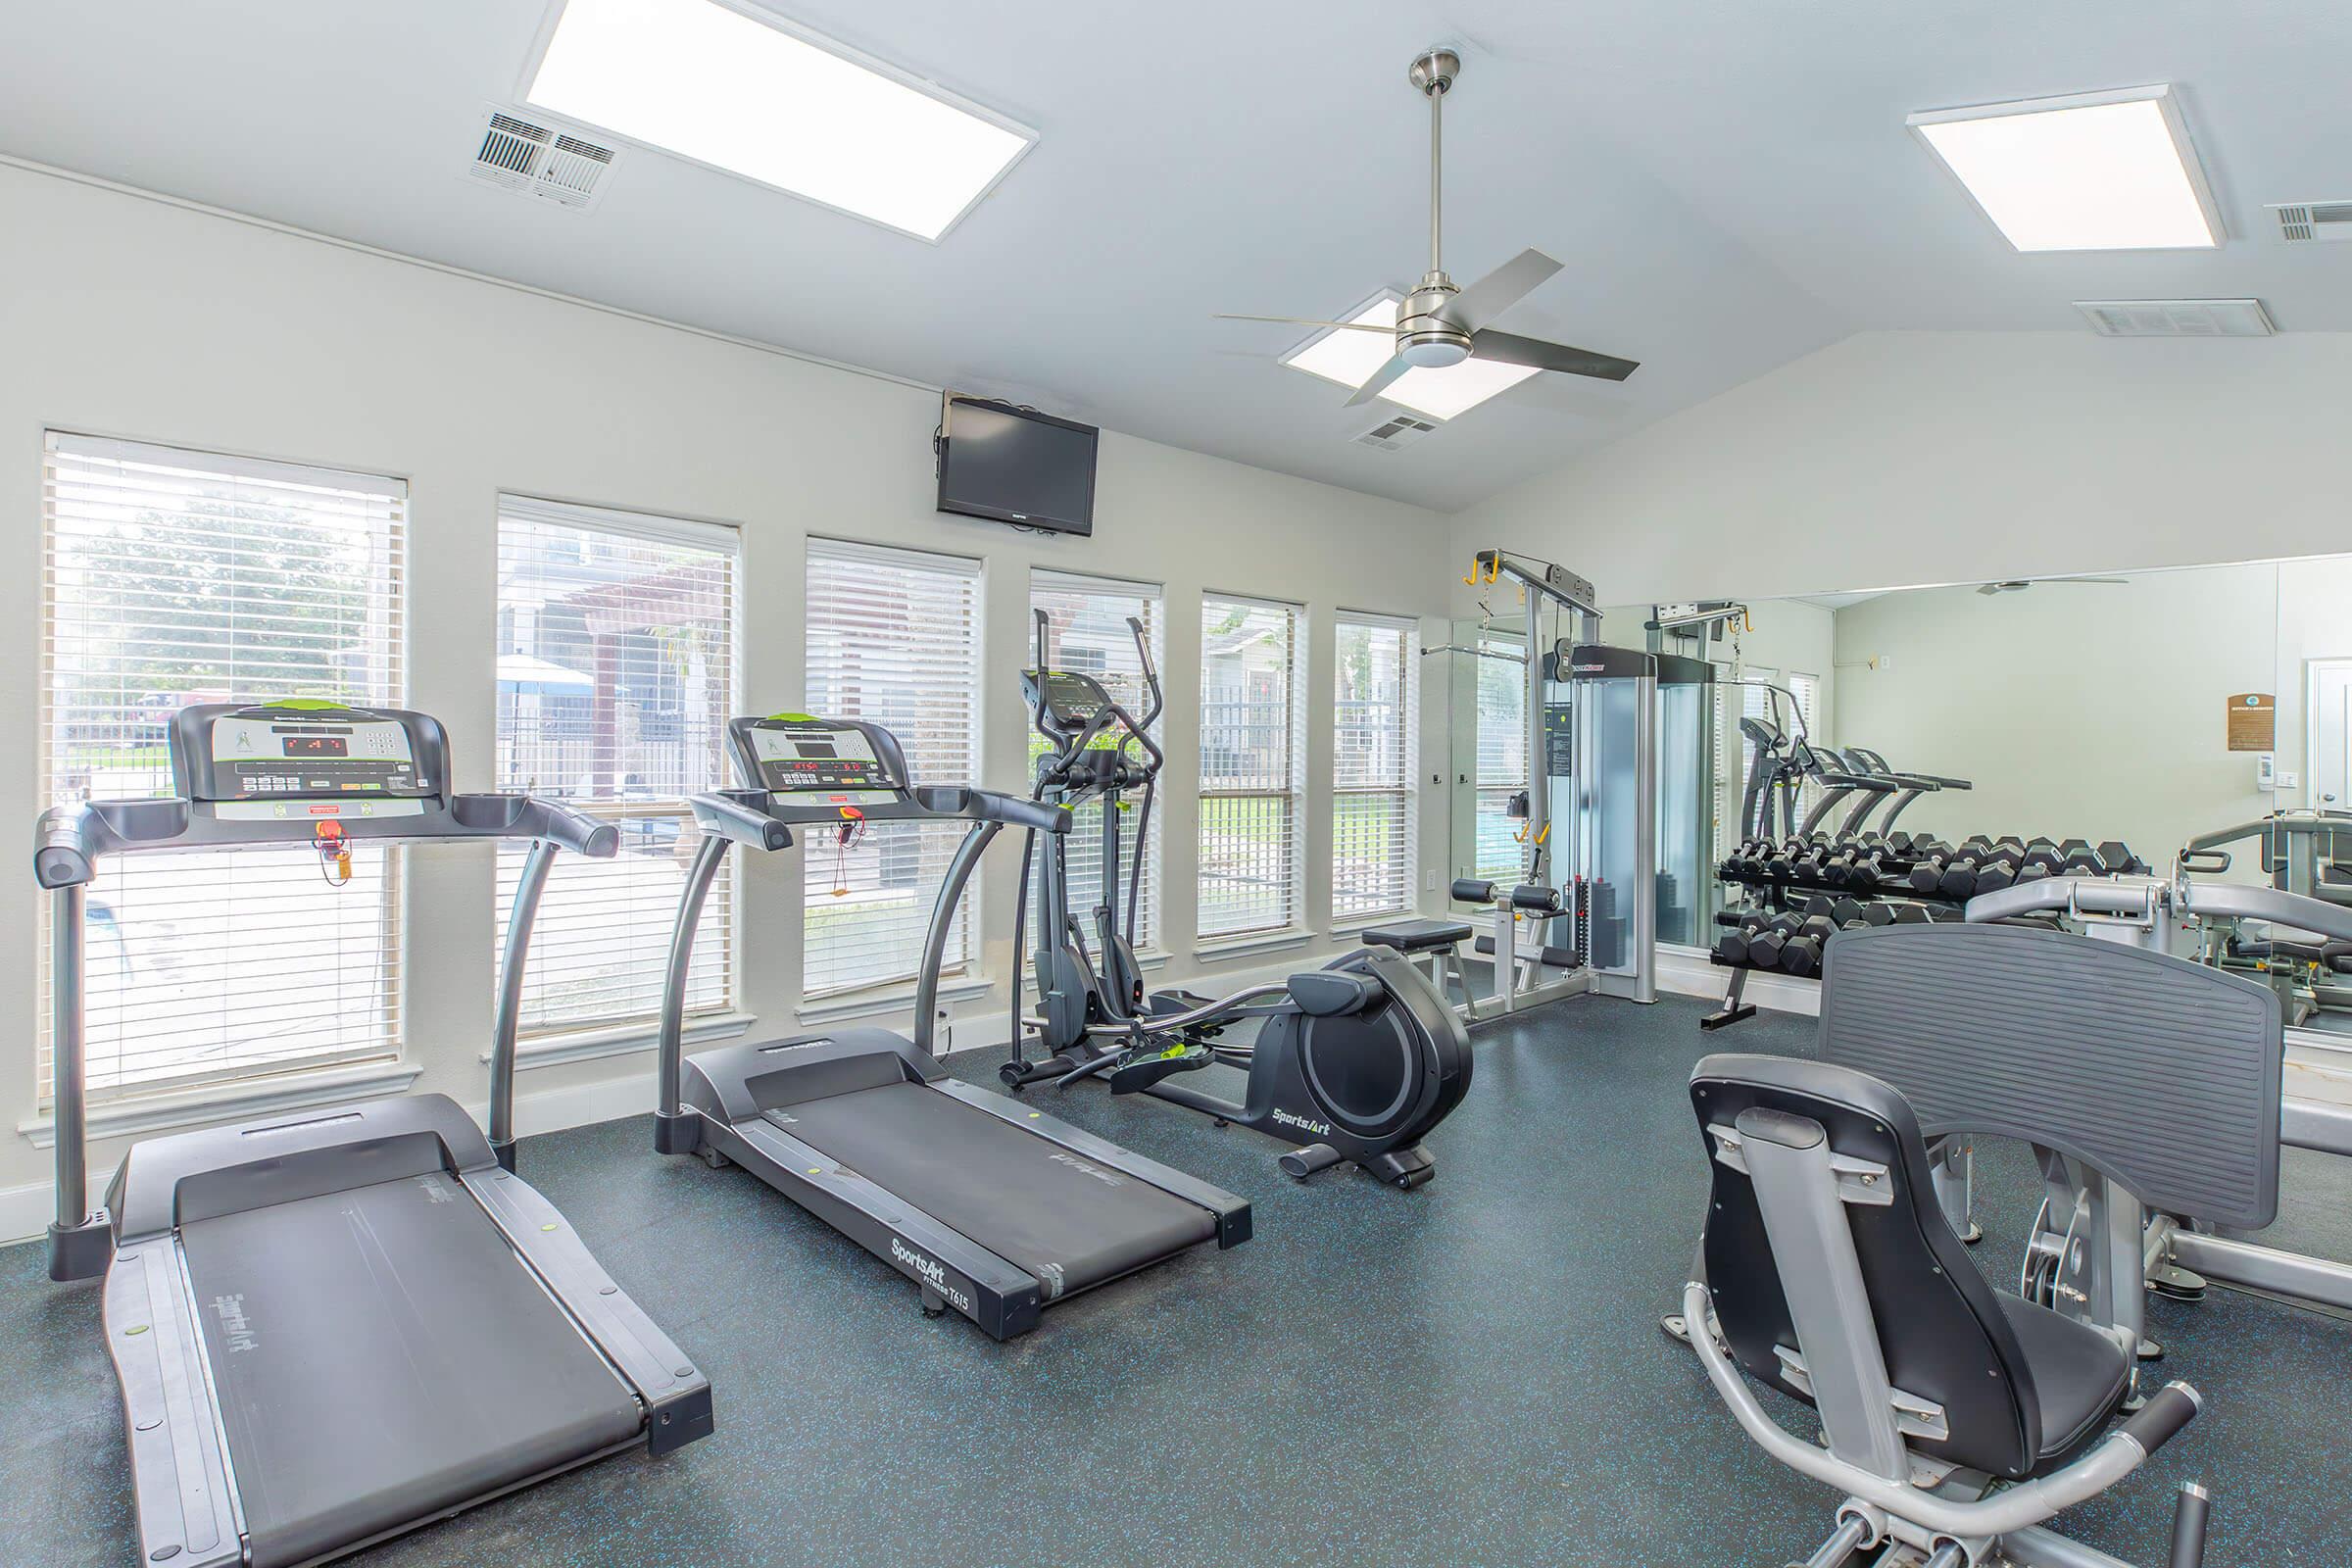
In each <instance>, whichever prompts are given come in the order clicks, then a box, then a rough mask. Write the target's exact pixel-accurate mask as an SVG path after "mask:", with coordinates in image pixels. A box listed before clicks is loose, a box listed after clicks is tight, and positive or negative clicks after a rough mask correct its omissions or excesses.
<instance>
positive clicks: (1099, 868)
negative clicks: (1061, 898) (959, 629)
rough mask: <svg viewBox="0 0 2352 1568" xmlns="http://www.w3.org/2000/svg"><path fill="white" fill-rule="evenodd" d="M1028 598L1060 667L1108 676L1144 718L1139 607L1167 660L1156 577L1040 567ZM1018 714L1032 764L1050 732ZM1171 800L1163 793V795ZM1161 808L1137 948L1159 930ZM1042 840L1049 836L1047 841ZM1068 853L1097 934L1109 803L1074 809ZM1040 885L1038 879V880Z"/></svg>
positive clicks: (1076, 904)
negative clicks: (1134, 627)
mask: <svg viewBox="0 0 2352 1568" xmlns="http://www.w3.org/2000/svg"><path fill="white" fill-rule="evenodd" d="M1029 605H1030V609H1031V611H1032V613H1034V612H1036V611H1040V610H1042V611H1044V612H1045V613H1046V615H1047V617H1048V619H1049V621H1050V622H1051V624H1052V626H1053V637H1054V666H1055V667H1056V668H1059V669H1074V670H1080V671H1083V672H1084V673H1086V674H1089V675H1092V676H1094V677H1095V678H1096V679H1097V680H1099V681H1102V682H1103V685H1104V686H1105V687H1106V688H1107V689H1108V690H1109V692H1110V694H1111V695H1112V696H1113V697H1115V698H1117V699H1118V700H1119V702H1120V703H1121V704H1122V705H1124V706H1125V707H1126V709H1127V710H1128V711H1130V712H1132V713H1134V714H1135V715H1136V716H1137V717H1138V718H1141V717H1143V716H1144V714H1145V713H1146V712H1148V711H1150V707H1151V698H1150V695H1149V694H1148V693H1147V691H1146V690H1145V687H1144V679H1143V667H1142V665H1141V664H1140V663H1139V662H1137V659H1136V652H1135V634H1134V633H1133V632H1132V631H1130V630H1129V629H1128V627H1127V618H1128V617H1129V616H1130V615H1132V616H1134V617H1135V618H1136V619H1138V620H1141V621H1142V622H1143V623H1144V636H1145V637H1146V639H1147V640H1148V641H1149V642H1150V644H1151V647H1152V662H1154V663H1161V662H1165V661H1166V657H1167V648H1166V639H1165V629H1164V627H1163V626H1162V624H1161V622H1162V621H1163V619H1164V618H1165V614H1166V603H1165V601H1164V600H1163V598H1162V597H1161V593H1160V589H1159V587H1158V586H1157V585H1156V584H1149V585H1148V584H1144V583H1133V582H1122V581H1119V580H1118V579H1116V578H1107V577H1085V576H1078V575H1075V574H1073V573H1069V572H1058V571H1042V570H1041V571H1036V572H1033V573H1032V574H1031V576H1030V579H1029ZM1035 627H1036V622H1035V620H1034V618H1032V619H1031V620H1030V621H1029V622H1027V623H1026V626H1025V629H1026V630H1027V632H1028V636H1029V643H1028V650H1029V651H1028V658H1029V659H1030V660H1034V659H1035V658H1036V657H1037V648H1036V631H1035ZM1015 716H1016V719H1017V721H1018V722H1019V723H1020V724H1021V725H1022V726H1023V727H1024V728H1026V729H1027V730H1028V732H1029V761H1030V766H1031V768H1032V770H1033V772H1032V777H1034V768H1035V766H1036V764H1037V762H1038V760H1039V759H1040V758H1042V757H1044V755H1045V753H1046V747H1047V743H1046V739H1045V737H1044V736H1042V735H1040V734H1038V733H1037V730H1036V728H1035V726H1034V725H1032V724H1031V723H1030V720H1029V714H1028V713H1027V712H1026V711H1022V712H1019V713H1017V714H1016V715H1015ZM1159 737H1160V729H1159V726H1158V725H1157V724H1154V725H1153V727H1152V739H1154V740H1157V739H1159ZM1160 804H1161V805H1162V806H1164V805H1165V800H1164V798H1163V799H1162V801H1161V803H1160ZM1127 805H1128V808H1129V809H1127V810H1126V811H1124V812H1122V813H1121V815H1120V823H1119V859H1120V881H1121V884H1122V886H1121V888H1120V890H1119V891H1118V894H1117V899H1118V905H1117V907H1118V911H1119V917H1120V919H1121V920H1122V921H1124V920H1125V918H1126V910H1127V903H1126V898H1127V895H1126V891H1125V887H1124V883H1125V881H1126V878H1127V877H1128V876H1129V875H1130V874H1132V872H1133V871H1134V869H1135V866H1136V865H1137V863H1138V862H1137V860H1136V853H1137V850H1136V832H1137V827H1138V823H1137V818H1138V817H1139V816H1140V815H1141V814H1142V812H1141V810H1140V807H1141V805H1142V799H1141V796H1140V794H1139V795H1137V796H1135V797H1132V798H1130V799H1129V801H1128V802H1127ZM1160 817H1161V811H1160V810H1159V809H1157V808H1154V809H1153V811H1152V822H1151V826H1150V829H1149V832H1150V838H1149V839H1148V841H1147V842H1146V843H1145V844H1144V846H1143V859H1142V862H1141V863H1142V866H1143V887H1142V891H1141V893H1140V895H1139V897H1138V898H1137V900H1136V907H1135V929H1134V930H1132V931H1129V932H1128V933H1127V938H1128V941H1130V942H1131V943H1133V944H1134V945H1135V947H1136V948H1138V949H1139V950H1140V949H1147V948H1150V947H1151V946H1152V944H1153V942H1154V941H1155V940H1156V939H1157V937H1158V934H1159V856H1160V849H1159V825H1160ZM1041 843H1042V841H1041ZM1067 850H1068V857H1069V912H1070V913H1071V915H1072V916H1073V917H1075V918H1076V919H1077V921H1078V928H1079V930H1081V931H1083V932H1085V933H1086V934H1087V940H1088V941H1089V942H1090V943H1091V942H1092V941H1093V940H1094V929H1095V926H1094V909H1095V905H1096V903H1097V902H1098V900H1100V898H1101V897H1102V891H1103V888H1102V882H1103V803H1102V802H1100V801H1094V802H1089V803H1088V804H1087V805H1085V806H1083V807H1080V808H1079V809H1078V810H1077V812H1076V813H1075V820H1074V821H1073V822H1072V824H1071V827H1070V832H1069V837H1068V841H1067ZM1033 885H1034V884H1033Z"/></svg>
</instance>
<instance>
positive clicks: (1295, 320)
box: [1209, 311, 1397, 337]
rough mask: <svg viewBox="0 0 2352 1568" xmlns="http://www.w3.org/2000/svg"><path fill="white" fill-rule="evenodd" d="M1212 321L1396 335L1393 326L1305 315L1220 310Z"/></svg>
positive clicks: (1211, 318)
mask: <svg viewBox="0 0 2352 1568" xmlns="http://www.w3.org/2000/svg"><path fill="white" fill-rule="evenodd" d="M1209 319H1210V320H1212V321H1281V322H1283V323H1284V324H1286V325H1289V326H1336V327H1338V328H1340V329H1341V330H1342V331H1345V332H1378V333H1380V334H1381V335H1382V336H1383V337H1395V336H1396V335H1397V329H1396V328H1395V327H1393V326H1368V325H1366V324H1365V323H1364V322H1362V321H1310V320H1308V319H1306V318H1305V317H1303V316H1228V315H1227V314H1226V313H1225V312H1223V311H1219V312H1217V313H1216V314H1215V315H1213V316H1211V317H1210V318H1209Z"/></svg>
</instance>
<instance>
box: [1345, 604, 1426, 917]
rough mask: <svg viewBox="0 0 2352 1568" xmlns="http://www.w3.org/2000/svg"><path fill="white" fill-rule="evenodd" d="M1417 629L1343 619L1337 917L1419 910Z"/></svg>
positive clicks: (1373, 619)
mask: <svg viewBox="0 0 2352 1568" xmlns="http://www.w3.org/2000/svg"><path fill="white" fill-rule="evenodd" d="M1416 629H1417V628H1416V626H1415V623H1414V622H1412V621H1410V620H1398V619H1392V618H1388V617H1385V616H1371V615H1342V616H1341V617H1340V621H1339V626H1338V629H1337V637H1336V647H1335V653H1336V655H1337V658H1336V659H1335V660H1334V664H1335V665H1336V677H1335V689H1334V690H1333V692H1332V702H1333V718H1332V758H1331V790H1332V795H1331V912H1332V917H1333V918H1334V919H1336V920H1350V919H1362V918H1364V917H1366V916H1368V915H1377V914H1394V913H1396V912H1397V911H1398V910H1400V909H1408V908H1411V907H1413V903H1414V898H1413V848H1414V839H1415V833H1414V825H1415V824H1414V821H1413V815H1414V804H1415V802H1416V801H1417V800H1418V799H1419V792H1418V791H1416V790H1415V789H1414V788H1413V783H1414V779H1415V775H1417V774H1418V773H1419V772H1420V766H1421V764H1420V759H1419V758H1418V757H1417V756H1416V755H1415V754H1414V748H1413V735H1414V724H1413V718H1414V714H1413V693H1414V681H1413V670H1414V665H1415V664H1416V663H1417V662H1419V653H1418V650H1417V649H1416V648H1415V646H1414V641H1413V633H1414V631H1415V630H1416Z"/></svg>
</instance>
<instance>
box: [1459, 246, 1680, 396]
mask: <svg viewBox="0 0 2352 1568" xmlns="http://www.w3.org/2000/svg"><path fill="white" fill-rule="evenodd" d="M1528 254H1529V255H1531V256H1532V255H1534V254H1535V253H1534V252H1532V251H1531V252H1529V253H1528ZM1470 357H1471V358H1472V359H1474V360H1492V361H1494V362H1495V363H1496V364H1498V365H1532V366H1534V367H1535V368H1537V369H1539V370H1560V371H1564V372H1565V373H1567V374H1569V375H1591V376H1597V377H1598V378H1600V379H1601V380H1603V381H1622V380H1624V379H1625V378H1626V377H1627V376H1629V375H1631V374H1633V373H1634V372H1635V371H1636V370H1638V369H1640V368H1642V365H1641V362H1640V361H1638V360H1621V359H1619V358H1617V357H1616V356H1615V355H1613V354H1596V353H1594V352H1593V350H1591V349H1572V348H1570V347H1568V346H1567V345H1566V344H1564V343H1546V342H1544V340H1543V339H1542V338H1535V337H1520V336H1519V335H1518V334H1516V333H1513V332H1497V331H1495V329H1494V328H1493V327H1491V326H1490V327H1488V328H1487V329H1486V330H1485V331H1483V332H1474V333H1472V334H1471V337H1470Z"/></svg>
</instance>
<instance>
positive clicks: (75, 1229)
mask: <svg viewBox="0 0 2352 1568" xmlns="http://www.w3.org/2000/svg"><path fill="white" fill-rule="evenodd" d="M329 799H330V798H329V797H319V798H317V804H319V805H321V806H323V805H326V804H327V803H328V801H329ZM331 799H332V803H333V804H334V805H335V806H336V807H337V808H342V807H347V806H358V807H361V808H367V807H370V806H377V805H382V806H386V807H389V808H391V809H387V810H386V811H385V812H384V814H382V815H380V816H378V815H372V814H368V812H367V811H366V810H364V809H363V810H359V811H350V812H345V811H343V810H340V809H338V810H337V811H336V812H335V813H334V814H332V815H325V814H320V815H313V814H312V813H311V812H309V811H308V810H303V809H298V808H300V807H302V806H303V805H304V803H305V800H306V798H305V797H300V796H296V797H289V798H288V799H287V800H286V801H285V802H284V803H283V804H284V805H285V807H286V814H285V815H283V816H279V815H276V814H270V815H257V816H250V817H247V816H233V815H232V816H224V815H222V814H221V811H220V807H221V806H222V805H226V804H235V803H227V802H219V801H194V800H189V799H187V798H186V797H184V796H163V797H157V798H153V799H146V800H127V801H84V802H81V803H79V804H78V805H73V806H53V807H51V808H49V809H47V810H45V811H43V812H42V813H41V814H40V816H39V818H38V819H37V820H36V821H35V822H34V824H33V879H34V880H35V881H36V882H37V883H38V884H39V885H40V886H41V887H43V888H45V889H47V890H48V891H49V892H50V893H51V895H52V896H53V905H54V908H53V913H52V918H51V928H52V929H51V943H52V948H53V961H52V964H51V970H52V981H51V986H50V1001H49V1020H50V1035H51V1039H52V1041H53V1042H54V1045H55V1049H54V1050H53V1051H52V1052H51V1067H50V1096H51V1100H52V1102H53V1103H54V1105H55V1107H56V1108H55V1118H56V1132H57V1136H56V1146H55V1161H56V1188H57V1223H56V1225H55V1226H53V1227H52V1229H51V1240H50V1272H51V1277H52V1278H58V1279H63V1278H69V1277H80V1275H81V1271H82V1270H83V1269H85V1268H88V1267H92V1266H95V1267H96V1268H101V1269H102V1268H103V1266H104V1259H103V1257H100V1256H98V1255H97V1254H95V1253H94V1252H92V1251H91V1250H88V1249H87V1248H86V1247H83V1246H81V1245H80V1244H79V1243H78V1242H77V1241H76V1240H75V1239H76V1238H77V1237H79V1236H81V1235H84V1234H86V1233H88V1232H90V1231H91V1230H92V1229H93V1228H94V1227H95V1226H96V1225H97V1224H98V1222H99V1217H100V1216H99V1214H98V1213H96V1212H93V1211H92V1210H91V1208H90V1206H89V1149H88V1147H87V1145H88V1138H87V1127H88V1124H87V1119H86V1111H87V1105H88V1096H89V1086H88V1084H87V1083H86V1082H85V1081H84V1080H85V1078H86V1071H85V1063H84V1061H83V1055H82V1045H83V1026H84V1018H83V1001H84V998H83V992H84V985H85V980H86V975H85V968H86V963H87V957H86V954H85V953H84V950H83V946H82V941H81V935H82V931H81V927H82V922H83V920H84V918H85V916H86V912H87V908H86V900H87V893H88V887H89V884H90V883H91V882H92V881H93V880H94V879H95V878H96V876H97V873H98V861H99V860H100V859H101V858H103V857H106V856H112V855H142V854H157V853H164V852H169V851H174V850H181V851H184V850H207V849H211V850H240V849H255V848H260V847H264V846H272V845H274V846H290V845H300V844H312V845H317V844H320V843H330V842H334V841H330V840H326V839H321V838H320V837H319V831H318V830H319V827H320V826H322V825H325V824H327V823H330V822H331V823H332V824H333V826H334V827H335V828H336V829H337V835H336V837H337V839H339V840H349V841H355V842H356V841H363V840H364V841H368V842H372V843H419V842H435V841H448V840H489V841H494V842H506V841H512V840H523V841H527V842H529V843H530V845H531V853H530V856H529V858H528V859H526V860H525V862H524V865H523V871H522V876H521V878H520V879H519V881H518V883H517V885H516V887H515V898H514V902H513V904H512V905H511V906H510V909H509V914H508V918H507V937H506V946H505V949H504V951H503V953H502V956H501V957H500V961H499V991H498V997H497V1001H496V1005H495V1007H494V1010H493V1012H492V1017H491V1034H490V1099H489V1104H490V1116H489V1121H490V1127H489V1135H490V1147H491V1151H492V1152H493V1153H495V1154H496V1155H497V1156H498V1161H499V1163H500V1164H501V1165H502V1166H504V1167H505V1168H506V1169H508V1170H512V1169H514V1168H515V1166H514V1161H515V1056H516V1039H517V1036H518V1035H519V1033H520V1026H521V1012H522V981H523V970H524V966H525V964H526V963H527V961H528V958H529V953H530V937H531V926H532V924H533V922H534V920H535V919H536V917H537V915H538V908H539V899H540V895H541V893H542V892H543V891H544V890H545V888H546V885H547V876H548V872H549V870H550V869H551V868H552V866H553V864H554V860H555V856H556V854H557V852H558V851H559V850H571V851H573V852H574V853H576V854H580V855H586V856H590V857H593V858H598V859H610V858H613V856H615V855H617V854H618V853H619V851H620V830H619V829H618V828H617V827H615V826H614V825H613V824H612V823H610V822H601V821H598V820H597V819H596V818H594V817H592V816H590V815H589V814H588V813H586V812H584V811H581V810H579V809H575V808H573V807H570V806H566V805H563V804H561V803H559V802H555V801H548V800H542V799H540V798H538V797H536V796H532V795H523V794H515V793H492V794H475V795H449V796H401V797H392V798H389V799H385V800H377V799H375V798H372V797H369V798H359V799H354V798H352V797H334V798H331ZM264 804H277V803H264ZM69 1258H70V1259H71V1260H70V1261H69ZM61 1270H69V1271H70V1272H60V1271H61Z"/></svg>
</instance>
